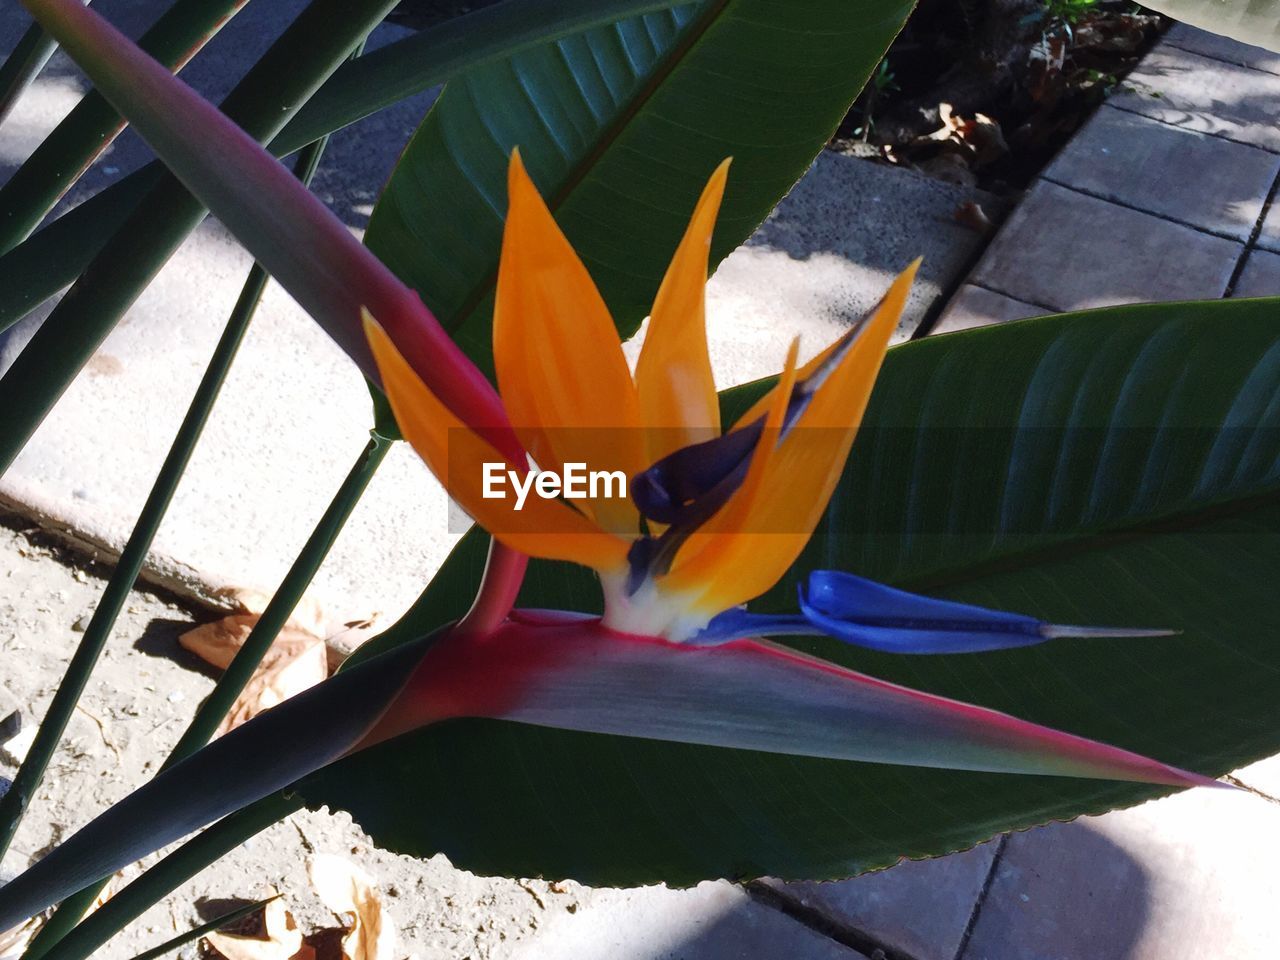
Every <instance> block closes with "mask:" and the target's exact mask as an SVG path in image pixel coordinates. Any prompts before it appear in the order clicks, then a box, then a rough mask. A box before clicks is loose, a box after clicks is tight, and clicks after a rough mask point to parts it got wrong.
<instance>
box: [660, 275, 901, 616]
mask: <svg viewBox="0 0 1280 960" xmlns="http://www.w3.org/2000/svg"><path fill="white" fill-rule="evenodd" d="M918 266H919V260H917V261H915V262H914V263H912V264H911V265H910V266H909V267H907V269H906V270H904V271H903V272H902V273H901V274H900V275H899V276H898V278H897V279H896V280H895V281H894V282H893V285H892V286H891V287H890V288H889V291H888V292H887V293H886V294H885V296H884V299H883V300H881V302H880V304H879V305H878V306H877V308H876V310H875V313H874V314H873V315H872V317H871V318H870V320H869V321H868V322H867V326H866V328H865V329H864V330H863V332H862V334H861V335H860V336H859V337H858V339H857V340H856V341H855V342H854V343H853V345H852V346H851V347H850V348H849V352H848V353H847V354H846V355H845V357H844V359H843V360H841V362H840V364H839V366H837V367H836V369H835V370H833V371H832V372H831V373H830V375H829V376H828V377H827V380H826V382H825V383H823V384H822V386H821V387H819V389H818V391H817V392H816V393H815V394H814V396H813V398H812V399H811V400H810V401H809V405H808V406H807V407H806V408H805V410H804V412H803V413H802V414H801V415H800V418H799V419H798V420H797V421H796V423H795V425H794V426H793V427H792V428H791V430H790V431H789V432H788V434H787V436H786V438H785V439H784V440H783V441H782V443H781V444H779V445H778V447H777V449H776V450H774V451H773V452H772V454H771V455H770V456H768V457H767V458H765V459H764V460H763V461H762V464H761V467H760V470H761V475H760V477H759V478H758V481H757V482H758V486H757V487H756V488H755V490H754V491H752V492H751V495H750V498H749V499H744V500H743V501H742V506H741V507H740V508H739V510H738V511H737V512H736V513H735V514H734V515H733V516H732V518H731V523H732V527H731V528H725V529H726V530H729V531H730V532H728V534H727V536H725V537H723V540H724V541H725V542H724V543H722V544H721V545H720V546H719V547H718V551H717V552H715V553H707V554H705V555H699V556H697V557H694V558H691V559H692V561H693V562H691V563H690V566H689V570H688V571H687V572H686V571H683V570H682V571H681V573H682V576H683V577H685V578H687V579H686V580H685V582H684V583H679V582H675V581H673V583H672V586H674V587H676V588H678V589H684V590H695V591H697V592H698V593H697V596H698V599H696V600H695V601H694V604H695V606H696V607H697V608H698V609H699V610H701V611H704V612H707V613H716V612H719V611H720V610H727V609H728V608H729V607H733V606H736V605H738V604H740V603H745V602H746V601H748V600H751V599H753V598H754V597H757V596H759V595H760V594H762V593H764V592H765V591H766V590H768V589H769V588H770V587H772V586H773V585H774V584H775V583H777V582H778V580H780V579H781V578H782V576H783V575H784V574H785V573H786V572H787V570H788V569H789V568H790V567H791V565H792V564H793V563H794V562H795V561H796V558H797V557H799V555H800V552H801V551H802V550H803V549H804V546H805V544H806V543H808V541H809V537H810V536H811V535H812V534H813V531H814V528H815V527H816V526H817V525H818V521H819V520H820V519H821V518H822V515H823V513H824V512H825V511H826V508H827V503H828V501H829V500H830V499H831V494H832V492H833V491H834V490H835V487H836V484H837V483H838V482H839V480H840V475H841V473H842V472H843V471H844V463H845V460H846V459H847V458H848V456H849V448H850V447H851V446H852V445H853V440H854V437H855V436H856V435H857V432H858V427H859V426H860V425H861V423H862V414H863V412H864V411H865V410H866V407H867V401H868V400H869V399H870V397H871V390H872V387H873V386H874V385H875V380H876V375H877V374H878V373H879V372H880V364H881V363H882V361H883V360H884V355H885V351H886V350H887V349H888V346H889V338H890V337H892V336H893V332H894V330H895V329H897V326H898V319H899V317H900V316H901V314H902V308H903V307H904V306H905V304H906V300H907V294H908V293H909V292H910V289H911V281H912V280H913V279H914V277H915V273H916V268H917V267H918ZM812 368H813V364H809V365H807V367H806V369H812ZM791 381H792V378H791V376H790V375H784V377H783V378H782V379H780V381H779V386H778V388H777V389H775V390H774V391H771V393H770V395H769V399H770V401H771V405H770V407H769V417H770V422H773V421H774V420H775V419H777V416H778V414H777V411H778V410H779V409H785V406H786V400H787V399H788V398H789V397H790V393H791V386H790V383H791ZM761 406H762V405H761ZM749 422H750V421H749V420H747V419H746V418H745V417H744V418H742V419H741V420H740V421H739V423H749ZM772 436H774V437H776V436H777V433H776V432H774V433H773V434H772ZM769 437H770V432H769V427H768V426H766V429H765V432H764V434H763V435H762V436H761V443H762V444H764V443H767V442H769ZM755 466H756V462H755V459H753V461H752V469H753V470H754V469H755ZM746 489H747V484H745V483H744V485H743V490H742V491H739V492H740V493H743V492H746ZM731 504H732V501H731V502H730V504H726V505H725V506H726V509H727V508H728V507H729V506H730V505H731ZM691 539H692V538H691ZM682 552H683V551H682ZM680 559H681V558H680V556H679V555H677V558H676V564H677V565H678V564H679V563H680ZM676 571H677V568H676V567H675V566H673V569H672V573H673V574H674V573H676ZM695 571H696V573H697V575H698V577H700V579H701V583H702V584H703V586H702V587H701V588H698V587H697V586H696V585H695V584H696V582H697V581H696V580H695V579H694V577H692V576H691V574H693V573H694V572H695Z"/></svg>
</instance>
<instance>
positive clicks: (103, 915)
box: [23, 792, 303, 960]
mask: <svg viewBox="0 0 1280 960" xmlns="http://www.w3.org/2000/svg"><path fill="white" fill-rule="evenodd" d="M302 805H303V801H302V797H301V796H299V795H298V794H296V793H286V792H281V793H273V794H271V795H269V796H267V797H264V798H263V799H261V800H259V801H257V802H256V803H251V804H250V805H249V806H247V807H245V808H244V809H243V810H240V811H239V812H237V813H233V814H231V815H230V816H228V817H224V818H223V819H221V820H219V821H218V822H217V823H215V824H214V825H213V826H211V827H209V829H207V830H205V831H204V832H203V833H198V834H196V835H195V836H194V837H192V838H191V839H190V840H188V841H187V842H186V843H184V844H183V845H182V846H181V847H179V848H178V849H177V850H175V851H174V852H173V853H171V854H169V855H168V856H167V857H165V858H164V859H163V860H161V861H160V862H159V863H157V864H156V865H155V866H154V867H152V868H151V869H150V870H148V871H147V872H146V873H144V874H142V876H140V877H138V879H137V880H135V881H133V883H131V884H129V885H128V886H127V887H125V888H124V889H123V890H121V891H120V892H119V893H117V894H116V895H115V896H113V897H112V898H111V899H110V900H108V901H107V902H106V903H105V904H103V905H102V906H101V907H100V908H98V909H97V910H95V911H94V912H93V913H91V914H89V916H87V917H85V918H84V920H83V921H82V922H81V923H80V925H79V926H77V927H76V928H75V929H74V930H72V931H71V932H70V933H68V934H67V935H66V936H65V937H63V938H62V939H61V940H58V941H56V942H49V943H48V945H47V946H44V947H42V946H41V940H42V939H43V938H41V937H37V938H36V940H35V942H33V943H32V944H31V946H30V947H28V948H27V952H26V953H25V954H23V960H38V958H41V957H47V958H48V960H85V958H88V957H91V956H92V955H93V954H94V952H95V951H97V950H98V949H99V948H100V947H101V946H102V945H103V944H104V943H106V942H107V941H108V940H110V939H111V938H112V937H113V936H115V934H116V933H117V932H118V931H120V930H122V929H124V927H125V926H126V925H127V924H129V923H131V922H132V921H134V920H136V919H137V918H138V917H140V916H141V915H142V914H143V913H144V912H145V911H146V910H147V909H148V908H149V907H151V906H152V905H153V904H155V903H158V902H159V901H160V900H162V899H163V898H164V897H166V896H167V895H168V894H169V893H170V892H171V891H172V890H174V889H176V888H177V887H178V886H180V885H181V884H183V883H186V882H187V881H188V880H190V879H191V878H192V877H194V876H195V875H196V874H198V873H199V872H200V871H201V870H203V869H204V868H205V867H207V866H209V865H210V864H212V863H215V862H216V861H218V860H219V859H221V858H222V857H224V856H226V855H227V854H228V853H230V852H231V851H232V850H234V849H235V848H236V847H238V846H240V844H242V843H244V842H245V841H246V840H248V839H250V838H251V837H254V836H256V835H257V834H259V833H261V832H262V831H263V830H265V829H266V828H267V827H269V826H271V825H272V824H274V823H278V822H279V821H280V820H283V819H284V818H285V817H287V816H289V814H291V813H294V812H295V811H297V810H299V809H301V807H302ZM103 882H104V883H105V882H106V879H104V880H103ZM69 902H70V901H68V903H69ZM82 916H83V914H82ZM42 932H43V931H42Z"/></svg>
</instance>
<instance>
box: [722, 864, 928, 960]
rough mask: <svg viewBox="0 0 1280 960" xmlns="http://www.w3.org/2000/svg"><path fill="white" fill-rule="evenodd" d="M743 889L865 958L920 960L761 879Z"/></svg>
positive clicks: (765, 904) (752, 896) (744, 885)
mask: <svg viewBox="0 0 1280 960" xmlns="http://www.w3.org/2000/svg"><path fill="white" fill-rule="evenodd" d="M742 888H743V889H744V890H746V892H747V895H748V896H750V897H751V898H752V899H753V900H755V901H756V902H757V903H759V904H760V905H761V906H764V907H771V908H772V909H774V910H777V911H778V912H779V913H782V914H783V915H785V916H787V917H790V918H791V919H792V920H794V921H796V923H799V924H801V925H802V926H805V927H807V928H808V929H810V930H812V931H813V932H814V933H818V934H821V935H822V936H824V937H826V938H827V939H828V940H834V941H835V942H836V943H839V944H841V945H842V946H845V947H849V948H850V949H851V950H856V951H857V952H858V953H860V954H862V955H863V956H865V957H868V958H873V960H917V958H916V957H915V956H914V955H912V954H910V953H908V952H906V951H905V950H902V949H900V948H898V947H895V946H894V945H893V944H891V943H887V942H885V941H884V940H881V939H879V938H878V937H875V936H872V935H871V934H869V933H867V932H866V931H865V930H860V929H858V928H857V927H853V926H849V925H848V924H844V923H841V922H839V921H838V920H835V919H833V918H832V917H830V916H828V915H827V914H826V913H825V912H823V911H822V910H819V909H817V908H816V907H810V906H806V905H805V904H803V903H800V902H799V901H797V900H793V899H792V898H791V897H787V896H784V895H783V894H781V893H779V892H778V891H777V890H775V889H774V888H773V887H771V886H769V884H767V883H764V882H763V881H761V880H750V881H748V882H746V883H744V884H743V885H742Z"/></svg>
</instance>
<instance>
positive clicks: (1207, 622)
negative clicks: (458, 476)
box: [304, 301, 1280, 884]
mask: <svg viewBox="0 0 1280 960" xmlns="http://www.w3.org/2000/svg"><path fill="white" fill-rule="evenodd" d="M1274 311H1275V303H1274V302H1273V301H1252V302H1250V301H1240V302H1232V301H1227V302H1222V303H1212V304H1178V305H1168V304H1162V305H1157V306H1130V307H1120V308H1114V309H1108V310H1101V311H1096V312H1092V313H1087V314H1076V315H1067V316H1062V317H1053V318H1045V319H1038V320H1030V321H1024V322H1021V323H1017V324H1009V325H1006V326H1003V327H999V328H992V329H987V330H981V331H973V332H967V333H962V334H954V335H950V336H945V337H937V338H931V339H927V340H924V341H917V342H913V343H910V344H907V345H905V346H902V347H898V348H896V349H894V350H892V351H890V354H889V357H888V360H887V361H886V363H885V367H884V370H883V372H882V374H881V378H880V381H879V385H878V386H877V388H876V392H875V394H874V396H873V398H872V402H871V406H870V408H869V410H868V412H867V416H866V420H865V422H864V427H863V432H862V433H861V434H860V436H859V439H858V441H857V443H856V444H855V447H854V451H853V454H852V456H851V458H850V466H849V468H848V469H847V471H846V474H845V476H844V478H843V480H842V483H841V487H840V489H839V490H838V492H837V494H836V498H835V500H834V501H833V506H832V509H831V510H830V512H829V515H828V517H827V519H826V522H825V523H824V526H823V528H822V532H821V536H820V537H819V539H817V540H816V541H815V542H814V543H813V544H812V545H811V547H810V548H809V550H808V551H807V553H806V555H805V556H804V557H802V559H801V561H800V562H799V563H798V564H797V566H796V568H795V571H794V573H793V576H792V577H791V578H790V581H789V582H784V583H783V584H782V585H780V586H779V588H778V589H777V590H776V591H775V592H774V593H773V594H771V595H770V596H768V597H766V598H764V599H763V600H762V601H761V602H759V603H758V604H757V605H756V607H757V608H758V609H760V610H766V611H782V610H787V609H794V602H795V600H794V597H795V587H796V582H797V579H798V577H799V575H801V574H802V573H803V572H804V571H806V570H807V569H810V568H813V567H828V568H843V569H848V570H852V571H854V572H856V573H859V574H861V575H864V576H869V577H874V578H877V579H880V580H884V581H887V582H890V583H893V584H896V585H900V586H904V587H909V588H911V589H915V590H922V591H927V592H929V593H931V594H933V595H936V596H940V597H946V598H951V599H956V600H962V601H965V602H970V603H980V604H983V605H986V606H991V607H996V608H1000V609H1007V610H1012V611H1017V612H1021V613H1026V614H1030V615H1033V616H1038V617H1043V618H1046V619H1048V620H1051V621H1055V622H1068V623H1114V624H1125V625H1133V626H1159V627H1170V628H1174V629H1178V630H1181V631H1182V633H1181V634H1179V635H1178V636H1174V637H1163V638H1150V639H1125V640H1117V639H1087V640H1060V641H1055V642H1051V643H1046V644H1044V645H1042V646H1038V647H1030V648H1024V649H1018V650H1008V651H1001V652H994V653H983V654H976V655H967V656H936V657H935V656H927V657H924V656H916V657H902V656H893V655H889V654H882V653H875V652H872V651H867V650H859V649H857V648H853V647H848V646H845V645H843V644H840V643H838V642H836V641H828V640H820V639H815V640H813V641H807V640H802V641H798V642H794V643H792V645H793V646H797V647H799V648H800V649H803V650H806V651H809V652H813V653H817V654H819V655H821V656H823V657H825V658H828V659H831V660H833V661H836V662H838V663H841V664H844V665H846V666H850V667H853V668H855V669H858V670H861V671H864V672H866V673H868V674H871V675H872V676H876V677H881V678H883V679H886V680H890V681H893V682H897V683H901V684H903V685H906V686H909V687H915V688H918V689H922V690H927V691H929V692H932V693H937V694H941V695H945V696H950V697H954V698H956V699H959V700H964V701H968V702H973V703H978V704H981V705H983V706H987V707H992V708H995V709H999V710H1003V711H1006V712H1008V713H1011V714H1013V715H1014V716H1017V717H1021V718H1023V719H1027V720H1034V721H1036V722H1039V723H1043V724H1046V725H1048V726H1051V727H1055V728H1057V729H1061V730H1065V731H1068V732H1071V733H1075V734H1079V735H1084V736H1088V737H1092V738H1095V739H1099V740H1102V741H1103V742H1106V743H1112V744H1115V745H1117V746H1121V747H1125V748H1128V749H1131V750H1136V751H1138V752H1141V753H1144V754H1146V755H1148V756H1154V757H1157V758H1159V759H1160V760H1163V761H1165V762H1168V763H1174V764H1177V765H1179V766H1183V767H1187V768H1189V769H1193V770H1199V771H1202V772H1206V773H1211V774H1219V773H1222V772H1224V771H1226V770H1229V769H1233V768H1235V767H1238V766H1240V765H1241V764H1242V763H1244V762H1247V761H1249V760H1252V759H1256V758H1259V757H1262V756H1266V755H1269V754H1271V753H1274V752H1275V751H1276V750H1277V749H1280V650H1278V649H1277V647H1276V645H1275V642H1274V637H1275V634H1276V631H1277V629H1280V602H1278V601H1277V599H1276V593H1275V591H1274V589H1273V586H1274V583H1275V581H1276V578H1277V576H1280V536H1277V534H1278V533H1280V466H1278V464H1280V386H1278V384H1280V331H1277V329H1276V327H1275V324H1274ZM1227 330H1229V331H1230V336H1224V331H1227ZM760 390H761V387H760V386H758V385H757V386H754V387H746V388H743V389H741V390H738V391H734V392H733V393H731V394H729V395H728V396H727V397H726V404H727V405H728V406H729V407H731V408H732V409H733V410H735V411H738V410H741V409H743V408H744V407H745V405H746V404H748V403H749V402H750V401H751V400H753V399H754V398H755V397H756V396H758V395H759V393H760ZM483 555H484V554H483V538H482V537H479V536H477V535H475V534H472V535H471V536H469V537H468V538H467V539H466V540H464V542H463V543H462V544H461V545H460V546H459V547H458V549H457V550H456V551H455V552H454V554H453V556H452V557H450V559H449V561H448V563H447V564H446V566H445V568H444V569H443V570H442V572H441V574H440V575H439V576H438V577H437V579H436V580H435V582H434V583H433V584H432V585H431V587H430V588H429V589H428V590H427V592H426V594H425V595H424V598H423V600H422V602H421V603H420V604H419V607H418V609H417V611H416V614H415V615H416V616H417V617H418V618H419V619H418V621H417V622H416V623H415V622H412V621H406V622H404V623H402V624H401V625H398V626H397V627H396V628H394V629H393V630H392V631H390V632H389V634H388V636H387V638H386V642H388V643H389V642H393V641H395V640H397V639H405V638H407V637H409V636H412V635H414V634H416V633H418V632H419V631H421V630H422V629H424V628H427V627H430V626H435V625H438V624H439V623H441V622H443V621H444V620H446V619H449V618H451V617H455V616H457V615H458V614H459V613H460V612H461V611H462V608H463V607H464V606H465V604H466V599H467V593H466V591H465V590H464V589H463V587H464V585H465V584H471V583H474V582H475V579H476V577H477V575H478V571H479V567H480V564H481V563H482V561H483ZM521 602H522V604H524V605H528V606H543V607H564V608H568V609H594V608H596V607H597V605H598V603H599V592H598V587H597V586H596V585H595V584H594V583H593V581H592V578H591V576H590V575H589V574H587V573H585V572H583V571H581V570H579V569H576V568H573V567H570V566H567V565H557V564H547V563H535V564H533V565H532V567H531V571H530V577H529V580H528V581H527V583H526V586H525V590H524V594H523V595H522V598H521ZM788 642H789V643H790V642H791V641H788ZM441 784H448V789H444V790H442V789H439V787H440V785H441ZM1160 792H1161V791H1160V790H1159V789H1158V788H1150V787H1142V786H1136V785H1131V784H1118V783H1105V782H1100V781H1083V780H1074V779H1061V778H1051V777H1018V776H1008V775H993V774H979V773H964V772H954V771H937V770H927V769H913V768H907V767H900V766H889V765H878V764H869V763H841V762H835V761H825V760H814V759H806V758H798V757H778V756H772V755H768V754H763V753H752V752H746V751H738V750H717V749H714V748H705V747H692V746H678V745H673V744H667V743H659V742H648V741H641V740H632V739H626V738H621V737H605V736H598V735H591V734H575V733H566V732H560V731H552V730H543V729H535V728H531V727H523V726H518V725H516V724H503V723H499V722H492V721H488V722H486V721H456V722H452V723H450V724H447V725H443V726H441V727H439V728H436V729H430V730H425V731H420V732H418V733H414V734H410V735H408V736H406V737H405V738H402V739H401V740H399V741H395V742H392V743H390V744H386V745H384V746H382V747H378V748H375V749H373V750H371V751H369V752H367V753H366V754H363V755H360V756H357V757H354V758H351V759H348V760H345V761H343V762H342V763H341V764H339V765H337V766H335V767H334V768H332V769H331V770H330V771H328V772H326V773H323V774H321V775H319V776H317V777H315V778H313V779H312V780H311V781H310V782H309V783H308V784H307V785H306V786H305V787H304V793H305V794H306V796H307V799H308V801H309V802H311V803H316V804H319V803H327V804H330V805H332V806H337V807H342V808H345V809H349V810H352V811H353V812H354V813H355V815H356V817H357V819H359V820H360V821H361V823H362V824H363V825H364V826H365V828H366V829H368V830H369V831H370V832H371V833H372V834H373V835H374V836H375V837H376V838H377V840H378V841H379V842H380V843H382V844H384V845H387V846H389V847H391V848H393V849H397V850H401V851H403V852H408V853H414V854H418V855H426V854H430V853H435V852H438V851H443V852H445V853H446V854H448V856H449V857H450V859H451V860H452V861H453V862H454V863H456V864H458V865H459V866H461V867H464V868H467V869H472V870H477V871H480V872H490V873H506V874H514V875H521V876H528V875H538V874H543V875H546V876H573V877H577V878H579V879H582V880H585V881H589V882H592V883H614V884H634V883H646V882H653V881H656V880H667V881H669V882H674V883H689V882H692V881H695V880H699V879H703V878H706V877H714V876H729V877H741V876H756V875H760V874H771V875H775V876H785V877H810V878H818V877H839V876H846V875H849V874H852V873H856V872H858V871H860V870H865V869H868V868H871V867H875V866H880V865H884V864H888V863H891V862H893V861H894V860H896V859H897V858H898V857H900V856H903V855H908V856H922V855H928V854H938V853H943V852H946V851H950V850H955V849H958V848H962V847H966V846H969V845H971V844H973V843H975V842H977V841H980V840H983V839H985V838H987V837H989V836H991V835H992V834H993V833H995V832H997V831H1000V830H1006V829H1010V828H1017V827H1024V826H1028V825H1031V824H1035V823H1041V822H1044V821H1046V820H1049V819H1052V818H1062V817H1071V816H1076V815H1078V814H1081V813H1087V812H1098V811H1103V810H1107V809H1110V808H1113V807H1116V806H1123V805H1127V804H1132V803H1135V802H1137V801H1140V800H1143V799H1146V798H1148V797H1151V796H1155V795H1158V794H1159V793H1160Z"/></svg>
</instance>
